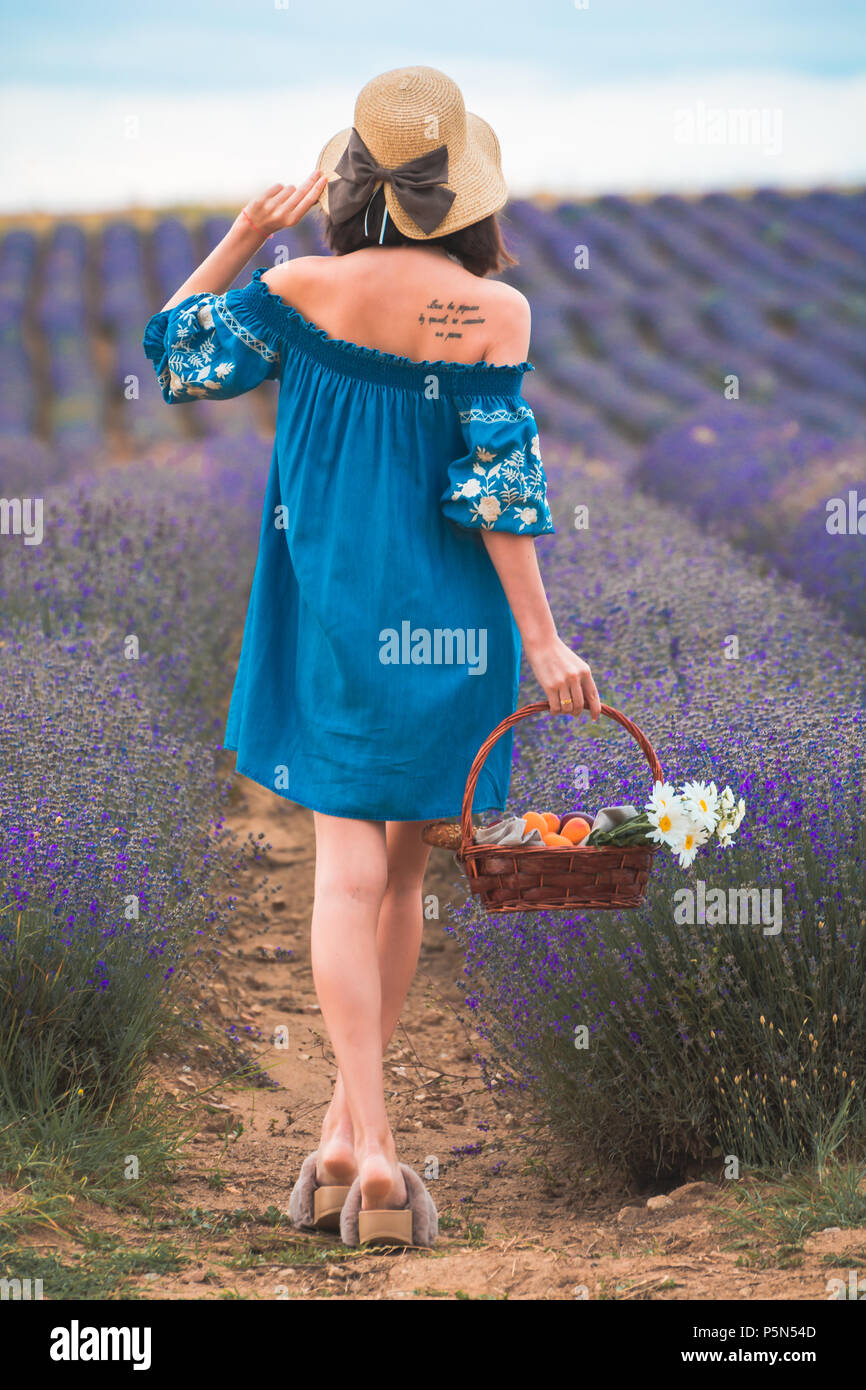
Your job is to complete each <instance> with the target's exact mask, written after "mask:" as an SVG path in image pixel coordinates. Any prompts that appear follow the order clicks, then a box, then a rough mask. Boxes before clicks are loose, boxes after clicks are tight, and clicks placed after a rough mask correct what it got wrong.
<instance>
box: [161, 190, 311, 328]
mask: <svg viewBox="0 0 866 1390" xmlns="http://www.w3.org/2000/svg"><path fill="white" fill-rule="evenodd" d="M326 179H327V174H319V173H317V172H314V173H312V174H310V175H308V177H307V178H306V179H304V182H303V183H302V184H301V186H300V188H296V187H295V185H294V184H293V183H290V184H288V185H287V186H285V185H283V184H281V183H275V184H274V185H273V186H272V187H271V188H268V189H267V190H266V191H265V192H264V193H262V194H261V195H260V197H258V198H254V199H252V201H251V202H249V203H247V205H246V207H245V209H244V212H245V213H246V216H244V212H239V213H238V215H237V217H236V218H235V220H234V222H233V223H232V225H231V227H230V228H229V230H228V231H227V232H226V234H225V236H224V237H223V239H222V241H221V242H220V243H219V245H218V246H215V247H214V249H213V251H211V253H210V255H209V256H206V257H205V259H204V260H203V261H202V263H201V265H200V266H199V267H198V269H197V270H194V271H193V273H192V275H190V277H189V279H187V280H184V282H183V284H182V285H181V287H180V289H179V290H178V291H177V292H176V293H175V294H173V295H172V297H171V299H169V300H168V301H167V302H166V303H165V304H163V306H162V307H163V310H166V309H173V308H174V307H175V305H176V304H180V302H181V300H184V299H188V298H189V296H190V295H191V294H202V293H212V294H225V292H226V290H227V289H228V288H229V285H231V284H233V283H234V281H235V280H236V279H237V277H238V276H239V275H240V273H241V271H242V270H243V268H244V266H245V265H246V264H247V262H248V261H249V259H250V257H251V256H253V255H255V253H256V251H258V249H259V247H260V246H263V245H264V243H265V242H266V241H267V239H268V237H269V236H271V234H272V233H273V232H277V231H279V230H280V229H281V228H283V227H294V226H295V224H296V223H298V222H300V220H301V218H302V217H303V216H304V214H305V213H307V212H309V210H310V208H311V207H313V206H314V204H315V203H317V202H318V200H319V198H320V197H321V194H322V189H323V187H324V185H325V180H326Z"/></svg>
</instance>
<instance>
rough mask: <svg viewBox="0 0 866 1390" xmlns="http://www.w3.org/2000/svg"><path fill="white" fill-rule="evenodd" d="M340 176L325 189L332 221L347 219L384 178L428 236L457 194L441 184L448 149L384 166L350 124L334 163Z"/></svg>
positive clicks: (443, 146) (371, 194)
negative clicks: (349, 131) (341, 148)
mask: <svg viewBox="0 0 866 1390" xmlns="http://www.w3.org/2000/svg"><path fill="white" fill-rule="evenodd" d="M334 170H335V173H337V174H339V175H340V178H339V180H338V181H337V182H336V183H333V184H332V185H331V186H330V188H329V189H328V214H329V216H330V218H331V221H332V222H346V221H347V220H348V218H350V217H351V216H352V215H353V214H354V213H356V212H360V210H361V208H363V207H365V206H366V204H367V203H368V202H369V201H370V199H371V198H372V196H373V194H374V192H375V191H376V185H377V184H378V183H379V182H381V181H383V180H387V181H388V182H389V183H390V184H391V187H392V188H393V190H394V196H395V197H396V198H397V200H398V202H399V204H400V206H401V208H403V210H404V211H405V212H407V213H408V215H409V216H410V217H411V218H412V220H413V222H417V224H418V226H419V227H420V228H421V229H422V230H423V231H425V232H426V233H427V235H428V236H430V235H431V234H432V233H433V232H435V230H436V228H437V227H438V226H439V224H440V222H441V221H442V220H443V218H444V217H445V216H446V215H447V213H448V212H449V210H450V208H451V204H452V203H453V202H454V199H455V198H456V197H457V194H456V193H454V192H453V191H452V189H450V188H444V187H443V186H442V185H443V184H444V183H445V182H446V181H447V179H448V149H447V147H446V146H445V145H437V147H436V149H435V150H430V151H429V153H427V154H420V155H418V157H417V158H416V159H407V160H406V162H405V164H398V165H397V167H396V169H387V168H385V166H384V165H382V164H379V163H378V162H377V161H376V160H375V159H374V158H373V156H372V155H371V153H370V151H369V150H368V149H367V146H366V145H365V144H364V141H363V140H362V139H361V137H360V135H359V134H358V132H357V130H356V129H355V127H354V126H352V133H351V135H350V136H349V143H348V145H347V146H346V148H345V149H344V151H343V153H342V154H341V155H340V158H339V159H338V160H337V163H336V164H335V166H334Z"/></svg>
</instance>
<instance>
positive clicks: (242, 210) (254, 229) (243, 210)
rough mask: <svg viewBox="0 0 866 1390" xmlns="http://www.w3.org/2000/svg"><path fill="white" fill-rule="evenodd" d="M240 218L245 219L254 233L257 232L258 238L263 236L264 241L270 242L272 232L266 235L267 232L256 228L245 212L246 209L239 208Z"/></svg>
mask: <svg viewBox="0 0 866 1390" xmlns="http://www.w3.org/2000/svg"><path fill="white" fill-rule="evenodd" d="M241 217H245V218H246V220H247V221H248V222H249V224H250V226H251V227H252V229H253V231H254V232H258V234H259V236H263V237H264V238H265V240H266V241H270V240H271V237H272V236H273V235H274V234H273V232H270V233H268V232H263V231H262V229H261V227H257V226H256V224H255V222H254V221H253V219H252V218H251V217H250V215H249V213H248V212H247V210H246V208H241Z"/></svg>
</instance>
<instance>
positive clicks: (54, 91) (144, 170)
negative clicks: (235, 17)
mask: <svg viewBox="0 0 866 1390" xmlns="http://www.w3.org/2000/svg"><path fill="white" fill-rule="evenodd" d="M454 76H455V78H456V80H457V81H458V82H461V84H463V85H464V90H467V92H469V93H471V95H470V96H467V101H468V104H469V107H470V109H472V110H475V111H478V112H479V113H480V114H481V115H483V116H484V117H485V119H486V120H488V121H490V123H491V125H493V127H494V129H495V130H496V132H497V134H498V136H499V139H500V143H501V145H502V149H503V160H504V169H505V175H506V179H507V180H508V183H509V187H510V189H511V191H512V193H513V194H515V195H518V196H519V195H528V194H531V193H535V192H541V191H548V192H552V193H557V194H561V195H563V196H564V195H568V194H574V195H587V194H594V193H601V192H626V193H628V192H641V191H647V192H661V191H668V190H669V191H677V190H682V191H695V192H696V191H700V190H701V189H710V188H724V187H738V186H740V187H747V186H755V185H760V184H777V185H782V186H789V187H808V186H810V185H812V184H816V183H852V182H859V181H862V179H863V174H864V163H866V161H864V156H863V146H862V138H861V137H860V135H859V132H861V131H862V129H863V127H864V124H866V76H864V77H856V78H847V79H838V78H837V79H833V80H830V79H819V78H814V77H807V76H795V75H788V74H784V73H776V72H763V73H760V72H752V71H749V72H732V73H728V74H718V73H717V74H713V75H712V76H701V77H686V76H683V77H678V78H666V79H664V80H657V79H648V80H645V81H642V82H629V83H628V84H601V83H600V84H598V85H596V86H592V87H587V86H584V87H581V88H580V89H579V90H573V89H570V88H568V89H566V88H564V87H563V86H562V85H559V86H557V85H556V84H555V83H554V82H552V81H551V80H550V75H549V74H548V75H547V77H546V78H545V79H544V80H542V75H541V74H539V73H538V72H537V71H535V70H534V69H526V70H521V69H519V68H517V67H515V65H513V64H509V65H508V67H507V68H503V67H501V66H498V65H496V64H494V63H490V62H488V63H485V64H484V65H483V66H480V67H477V68H476V69H475V70H474V72H473V75H472V79H471V81H470V80H469V75H468V73H463V72H458V71H456V70H455V71H454ZM355 96H356V91H355V88H354V87H353V86H351V85H350V84H347V83H343V82H334V83H332V84H328V83H325V82H320V83H317V84H316V85H315V86H314V87H308V88H305V89H296V90H294V91H292V90H286V89H284V88H282V89H265V90H256V91H251V92H239V91H236V90H234V91H230V92H228V91H227V92H225V93H223V94H222V95H220V96H214V95H213V94H212V93H209V92H203V93H197V92H194V91H190V90H189V89H187V90H185V91H180V92H177V93H175V94H172V95H171V96H157V95H154V93H153V92H147V91H144V90H142V91H140V92H138V91H134V90H131V91H129V92H127V93H126V94H125V95H123V96H121V95H118V94H105V93H103V94H93V93H89V92H86V91H80V90H75V89H72V88H70V89H67V90H59V89H58V88H56V87H42V88H40V87H39V86H30V85H27V86H25V85H18V86H10V87H7V88H6V90H5V91H4V93H3V95H2V99H0V111H2V120H3V125H4V129H5V130H6V131H7V140H6V141H5V142H4V143H5V147H6V148H5V151H4V154H3V160H2V165H0V207H2V208H3V210H5V211H28V210H35V209H42V210H47V211H62V210H69V211H76V210H81V211H84V210H88V209H92V210H100V209H111V208H118V207H124V206H128V205H129V204H131V203H137V204H144V205H160V204H164V203H169V202H176V201H182V202H197V201H202V202H219V203H225V204H228V205H234V204H237V203H239V202H240V201H242V200H243V199H245V198H247V197H249V196H250V194H251V193H253V192H254V191H256V190H257V189H259V188H260V187H264V186H265V185H267V184H269V183H273V182H275V181H280V182H284V183H290V182H291V183H298V182H300V181H301V179H303V178H304V177H305V176H306V174H307V173H308V172H309V171H310V170H311V169H312V167H313V163H314V161H315V159H316V157H317V155H318V154H319V151H320V149H321V147H322V146H323V145H324V143H325V141H326V140H327V139H328V138H329V137H330V136H331V135H332V134H334V133H335V132H336V131H337V130H338V129H340V128H341V127H342V126H346V125H349V124H350V123H351V120H352V112H353V108H354V101H355ZM713 108H717V109H720V110H721V111H722V112H724V113H730V112H736V111H737V110H741V109H749V108H752V109H761V110H762V111H764V112H767V113H769V114H768V116H767V118H766V119H767V120H768V121H770V122H771V123H773V122H776V121H777V120H778V119H780V121H781V124H780V125H776V127H775V128H776V134H777V135H778V133H779V132H780V133H781V146H780V148H779V149H778V151H777V152H775V153H774V152H773V149H772V142H770V143H769V144H767V143H766V142H765V144H764V145H763V146H762V145H761V143H760V142H759V143H757V144H754V143H751V144H742V143H738V142H737V139H736V135H737V128H736V121H735V119H734V118H733V117H731V119H730V120H727V121H726V122H725V121H723V122H722V128H721V129H722V134H725V133H726V134H727V140H726V143H722V144H713V143H708V136H709V132H710V126H709V125H708V124H707V119H708V113H711V112H712V110H713ZM682 111H691V112H692V113H693V114H694V116H695V118H696V120H697V127H696V135H697V137H700V135H701V131H702V130H703V134H704V137H705V138H704V139H703V140H701V139H700V138H697V139H696V142H695V143H693V144H683V143H681V142H680V143H678V141H677V138H676V124H675V119H676V113H677V112H682ZM702 112H703V117H702V115H701V113H702ZM776 112H778V113H781V115H780V118H777V117H775V116H774V114H773V113H776ZM130 118H134V119H135V120H137V122H138V126H137V134H134V133H133V134H130V133H129V132H130V130H132V129H134V128H133V127H130V125H129V121H130ZM702 122H703V124H702ZM771 128H772V124H771V126H768V127H767V129H768V130H770V129H771ZM10 133H11V138H10Z"/></svg>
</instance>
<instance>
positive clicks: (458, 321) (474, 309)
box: [418, 295, 485, 339]
mask: <svg viewBox="0 0 866 1390" xmlns="http://www.w3.org/2000/svg"><path fill="white" fill-rule="evenodd" d="M424 307H425V310H426V312H422V313H420V314H419V315H418V322H419V323H426V324H429V325H431V326H432V328H433V330H434V337H436V338H444V339H448V338H462V337H463V333H462V329H464V328H469V327H470V326H472V325H474V324H478V323H484V322H485V320H484V317H483V316H482V314H481V313H480V312H479V309H480V305H478V304H458V303H456V301H455V300H453V299H452V300H450V301H449V302H448V303H447V304H441V303H440V301H439V300H438V299H437V298H436V297H435V295H434V297H433V298H432V299H431V300H430V301H429V303H428V304H426V305H425V306H424ZM473 315H474V317H472V316H473Z"/></svg>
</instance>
